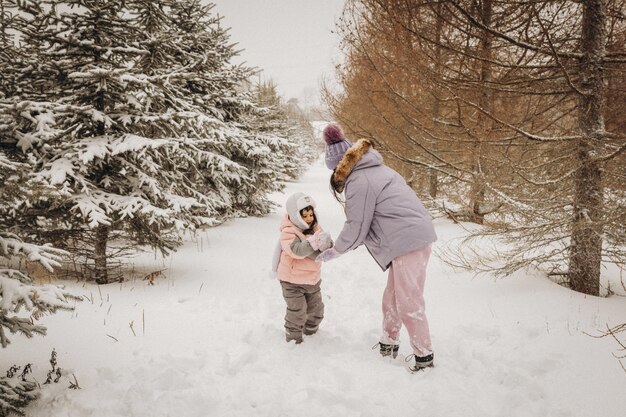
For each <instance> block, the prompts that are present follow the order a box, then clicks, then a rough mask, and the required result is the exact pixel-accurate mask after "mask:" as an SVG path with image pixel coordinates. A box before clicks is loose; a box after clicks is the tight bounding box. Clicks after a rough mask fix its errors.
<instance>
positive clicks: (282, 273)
mask: <svg viewBox="0 0 626 417" xmlns="http://www.w3.org/2000/svg"><path fill="white" fill-rule="evenodd" d="M313 230H314V231H316V232H317V231H318V230H321V228H320V226H319V225H316V226H315V227H314V228H313ZM296 237H298V238H300V240H303V241H304V240H306V238H307V237H306V236H305V235H304V234H302V232H301V231H300V229H298V227H296V226H295V225H294V224H293V223H292V222H291V221H290V220H289V216H288V215H287V214H285V215H284V216H283V219H282V221H281V222H280V246H281V249H282V251H281V253H280V262H279V263H278V271H277V273H278V279H279V280H281V281H286V282H291V283H292V284H306V285H315V284H317V282H318V281H319V280H320V270H321V269H322V264H321V262H315V261H314V260H313V259H309V258H307V257H305V256H298V255H296V254H294V253H293V252H292V251H291V243H292V242H293V240H294V239H295V238H296Z"/></svg>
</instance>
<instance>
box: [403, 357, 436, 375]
mask: <svg viewBox="0 0 626 417" xmlns="http://www.w3.org/2000/svg"><path fill="white" fill-rule="evenodd" d="M413 356H414V357H415V365H413V366H410V367H409V371H411V372H418V371H422V370H424V369H426V368H432V367H433V366H435V363H434V355H433V354H432V353H431V354H430V355H426V356H417V355H409V356H407V358H406V359H405V360H406V361H407V362H408V361H409V360H411V357H413Z"/></svg>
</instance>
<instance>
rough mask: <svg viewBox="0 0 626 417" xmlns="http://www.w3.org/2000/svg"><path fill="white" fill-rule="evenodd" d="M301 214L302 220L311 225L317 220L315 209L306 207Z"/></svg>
mask: <svg viewBox="0 0 626 417" xmlns="http://www.w3.org/2000/svg"><path fill="white" fill-rule="evenodd" d="M301 215H302V220H304V221H305V222H306V224H308V225H309V226H310V225H312V224H313V221H315V213H314V212H313V210H307V209H304V210H302V213H301Z"/></svg>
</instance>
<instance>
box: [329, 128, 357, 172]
mask: <svg viewBox="0 0 626 417" xmlns="http://www.w3.org/2000/svg"><path fill="white" fill-rule="evenodd" d="M323 138H324V142H326V158H325V159H326V166H327V167H328V169H335V168H336V167H337V165H338V164H339V161H341V158H343V154H344V153H346V151H347V150H348V149H349V148H350V146H352V144H351V143H350V142H348V140H347V139H346V137H345V136H344V134H343V131H342V130H341V128H340V127H339V126H338V125H336V124H334V123H331V124H329V125H328V126H326V127H325V128H324V133H323Z"/></svg>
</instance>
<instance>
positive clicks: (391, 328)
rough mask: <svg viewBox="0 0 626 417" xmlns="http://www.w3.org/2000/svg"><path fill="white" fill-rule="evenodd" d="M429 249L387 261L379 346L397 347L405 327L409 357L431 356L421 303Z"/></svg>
mask: <svg viewBox="0 0 626 417" xmlns="http://www.w3.org/2000/svg"><path fill="white" fill-rule="evenodd" d="M431 251H432V248H431V246H427V247H425V248H421V249H417V250H415V251H413V252H410V253H407V254H406V255H402V256H398V257H397V258H395V259H394V260H393V261H391V268H390V269H389V277H388V278H387V287H386V288H385V292H384V294H383V337H382V338H381V340H380V341H381V343H385V344H388V345H397V344H399V333H400V329H401V327H402V324H404V326H405V327H406V329H407V331H408V333H409V339H410V341H411V347H412V348H413V353H415V355H417V356H426V355H429V354H431V353H433V348H432V343H431V341H430V330H429V329H428V320H427V319H426V305H425V303H424V282H425V281H426V266H427V265H428V258H429V257H430V252H431Z"/></svg>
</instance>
